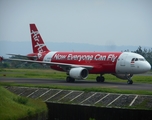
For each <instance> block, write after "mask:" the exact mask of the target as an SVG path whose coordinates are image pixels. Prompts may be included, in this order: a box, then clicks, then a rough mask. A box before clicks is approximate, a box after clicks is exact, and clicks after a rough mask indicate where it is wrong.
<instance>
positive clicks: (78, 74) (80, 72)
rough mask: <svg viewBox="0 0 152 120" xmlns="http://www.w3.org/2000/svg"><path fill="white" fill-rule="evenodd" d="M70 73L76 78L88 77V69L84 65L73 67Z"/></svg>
mask: <svg viewBox="0 0 152 120" xmlns="http://www.w3.org/2000/svg"><path fill="white" fill-rule="evenodd" d="M69 75H70V77H72V78H75V79H86V78H87V77H88V70H87V69H85V68H82V67H77V68H72V69H70V71H69Z"/></svg>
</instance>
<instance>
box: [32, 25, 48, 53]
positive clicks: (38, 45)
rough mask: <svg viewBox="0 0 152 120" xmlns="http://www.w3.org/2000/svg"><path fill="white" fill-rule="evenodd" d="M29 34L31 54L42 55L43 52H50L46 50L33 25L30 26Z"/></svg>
mask: <svg viewBox="0 0 152 120" xmlns="http://www.w3.org/2000/svg"><path fill="white" fill-rule="evenodd" d="M30 33H31V40H32V48H33V53H42V52H45V51H50V50H49V49H48V48H47V46H46V45H45V44H44V41H43V39H42V37H41V35H40V33H39V31H38V29H37V28H36V25H35V24H30Z"/></svg>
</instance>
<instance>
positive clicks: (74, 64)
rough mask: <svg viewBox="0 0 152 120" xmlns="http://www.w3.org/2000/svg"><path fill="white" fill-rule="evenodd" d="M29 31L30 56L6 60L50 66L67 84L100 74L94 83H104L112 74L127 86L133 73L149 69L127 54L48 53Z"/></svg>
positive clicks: (35, 33) (32, 27) (141, 59)
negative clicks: (31, 51)
mask: <svg viewBox="0 0 152 120" xmlns="http://www.w3.org/2000/svg"><path fill="white" fill-rule="evenodd" d="M30 32H31V40H32V48H33V53H30V54H28V55H26V57H27V58H28V59H29V60H26V59H9V60H13V61H22V62H30V63H40V64H46V65H50V67H51V68H52V69H54V70H58V71H64V72H66V73H67V75H68V76H67V78H66V81H67V82H74V81H75V79H77V80H82V79H86V78H87V77H88V74H100V76H97V78H96V81H97V82H104V80H105V78H104V77H103V75H104V74H112V75H114V76H116V77H118V78H121V79H124V80H127V83H128V84H132V83H133V81H132V79H131V78H132V76H133V74H140V73H145V72H147V71H149V70H150V69H151V65H150V64H149V63H148V62H147V61H146V60H145V58H144V57H143V56H141V55H139V54H136V53H131V52H58V51H50V50H49V49H48V48H47V46H46V45H45V44H44V41H43V39H42V37H41V35H40V33H39V31H38V29H37V28H36V26H35V24H30ZM9 55H16V54H9ZM17 56H18V55H17ZM19 56H22V55H19ZM1 59H2V58H1Z"/></svg>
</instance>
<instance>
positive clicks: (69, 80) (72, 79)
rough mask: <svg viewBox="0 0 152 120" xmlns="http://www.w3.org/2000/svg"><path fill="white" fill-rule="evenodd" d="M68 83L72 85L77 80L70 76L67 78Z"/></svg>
mask: <svg viewBox="0 0 152 120" xmlns="http://www.w3.org/2000/svg"><path fill="white" fill-rule="evenodd" d="M66 81H67V82H71V83H72V82H75V79H74V78H72V77H70V76H67V78H66Z"/></svg>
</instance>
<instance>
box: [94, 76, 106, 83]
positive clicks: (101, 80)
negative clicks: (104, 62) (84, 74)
mask: <svg viewBox="0 0 152 120" xmlns="http://www.w3.org/2000/svg"><path fill="white" fill-rule="evenodd" d="M104 80H105V78H104V77H103V76H97V77H96V81H97V82H104Z"/></svg>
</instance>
